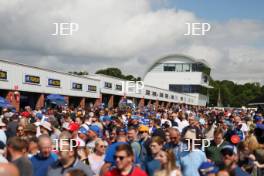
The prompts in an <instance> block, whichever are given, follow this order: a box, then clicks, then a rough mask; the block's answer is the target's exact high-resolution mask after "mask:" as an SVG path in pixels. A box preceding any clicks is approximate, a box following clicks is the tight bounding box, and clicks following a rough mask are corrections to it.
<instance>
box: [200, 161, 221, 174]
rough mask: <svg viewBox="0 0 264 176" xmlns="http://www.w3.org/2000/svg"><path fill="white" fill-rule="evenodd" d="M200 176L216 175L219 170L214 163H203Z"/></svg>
mask: <svg viewBox="0 0 264 176" xmlns="http://www.w3.org/2000/svg"><path fill="white" fill-rule="evenodd" d="M198 170H199V173H200V176H207V175H209V174H215V173H217V172H218V170H219V169H218V168H217V167H215V165H214V164H213V163H210V162H203V163H202V164H201V166H200V167H199V169H198Z"/></svg>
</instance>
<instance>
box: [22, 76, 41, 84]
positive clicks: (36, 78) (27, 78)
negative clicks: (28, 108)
mask: <svg viewBox="0 0 264 176" xmlns="http://www.w3.org/2000/svg"><path fill="white" fill-rule="evenodd" d="M25 83H29V84H40V77H39V76H34V75H25Z"/></svg>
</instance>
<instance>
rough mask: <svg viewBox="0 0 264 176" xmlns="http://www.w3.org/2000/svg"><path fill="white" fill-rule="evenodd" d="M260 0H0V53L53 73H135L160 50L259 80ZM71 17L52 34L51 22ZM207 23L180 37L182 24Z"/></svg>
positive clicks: (221, 75) (217, 72)
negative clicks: (72, 27) (70, 29)
mask: <svg viewBox="0 0 264 176" xmlns="http://www.w3.org/2000/svg"><path fill="white" fill-rule="evenodd" d="M263 8H264V3H263V2H262V1H257V0H256V1H255V2H254V1H252V0H242V1H238V0H233V1H232V2H230V0H222V1H219V0H217V1H216V0H199V1H198V0H188V1H186V0H74V1H73V0H45V1H43V0H12V1H10V0H1V1H0V58H1V59H6V60H10V61H16V62H20V63H25V64H30V65H35V66H39V67H44V68H51V69H56V70H59V71H65V72H66V71H73V70H85V71H88V72H89V73H94V72H95V71H96V70H98V69H102V68H107V67H118V68H120V69H121V70H122V71H123V72H124V73H126V74H134V75H136V76H143V73H144V72H145V70H146V69H147V68H148V66H149V65H150V64H152V63H153V62H155V61H156V60H157V59H159V58H160V57H163V56H165V55H168V54H175V53H178V54H185V55H190V56H192V57H194V58H197V59H205V60H206V61H207V62H208V63H209V64H210V66H211V67H212V77H213V78H214V79H220V80H223V79H228V80H233V81H236V82H238V83H244V82H253V81H257V82H261V83H264V77H263V75H264V13H263ZM71 22H72V23H78V24H79V30H78V31H77V32H74V33H73V35H72V36H54V35H51V34H52V33H54V32H55V25H54V24H53V23H71ZM187 22H188V23H210V24H211V27H212V28H211V30H210V31H209V32H208V33H206V35H205V36H186V35H184V34H185V33H186V32H187V25H186V24H185V23H187Z"/></svg>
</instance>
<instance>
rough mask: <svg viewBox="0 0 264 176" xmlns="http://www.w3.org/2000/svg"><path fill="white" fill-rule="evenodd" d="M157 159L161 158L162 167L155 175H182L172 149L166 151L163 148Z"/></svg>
mask: <svg viewBox="0 0 264 176" xmlns="http://www.w3.org/2000/svg"><path fill="white" fill-rule="evenodd" d="M155 159H156V160H159V162H160V164H161V169H160V170H158V171H156V172H155V173H154V176H181V175H182V174H181V171H180V170H179V169H178V167H177V166H176V164H175V155H174V153H173V151H172V150H168V151H164V150H161V151H160V152H159V153H158V154H157V156H156V157H155Z"/></svg>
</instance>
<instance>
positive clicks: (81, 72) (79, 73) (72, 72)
mask: <svg viewBox="0 0 264 176" xmlns="http://www.w3.org/2000/svg"><path fill="white" fill-rule="evenodd" d="M69 73H70V74H73V75H80V76H81V75H89V73H88V72H87V71H79V72H77V71H70V72H69Z"/></svg>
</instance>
